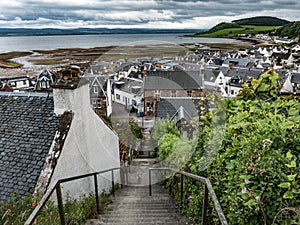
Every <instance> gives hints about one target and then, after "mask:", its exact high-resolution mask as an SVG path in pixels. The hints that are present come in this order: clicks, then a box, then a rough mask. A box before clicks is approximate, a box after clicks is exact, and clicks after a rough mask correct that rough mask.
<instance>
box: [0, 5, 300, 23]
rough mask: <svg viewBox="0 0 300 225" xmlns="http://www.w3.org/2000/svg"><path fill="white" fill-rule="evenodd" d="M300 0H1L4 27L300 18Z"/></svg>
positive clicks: (1, 16) (292, 19) (1, 18)
mask: <svg viewBox="0 0 300 225" xmlns="http://www.w3.org/2000/svg"><path fill="white" fill-rule="evenodd" d="M299 15H300V1H299V0H215V1H210V0H199V1H195V0H187V1H179V0H5V1H4V0H1V3H0V27H10V28H12V27H22V28H25V27H27V28H77V27H108V28H197V29H199V28H211V27H212V26H214V25H216V24H218V23H219V22H223V21H232V20H235V19H241V18H246V17H252V16H275V17H278V18H281V19H287V20H289V21H296V20H300V18H299Z"/></svg>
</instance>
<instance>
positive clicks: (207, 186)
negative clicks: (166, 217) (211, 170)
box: [149, 167, 228, 225]
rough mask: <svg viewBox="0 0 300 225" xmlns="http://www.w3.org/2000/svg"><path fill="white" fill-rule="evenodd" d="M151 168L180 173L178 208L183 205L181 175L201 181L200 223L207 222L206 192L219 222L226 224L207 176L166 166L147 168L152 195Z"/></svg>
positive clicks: (203, 224) (150, 193)
mask: <svg viewBox="0 0 300 225" xmlns="http://www.w3.org/2000/svg"><path fill="white" fill-rule="evenodd" d="M152 170H164V171H173V172H174V175H176V174H180V209H182V205H183V177H184V176H187V177H191V178H193V179H195V180H199V181H201V182H202V183H203V184H204V185H205V187H204V197H203V206H202V218H201V221H202V223H201V224H202V225H205V224H207V206H208V193H209V194H210V196H211V198H212V200H213V203H214V206H215V209H216V211H217V213H218V216H219V219H220V222H221V224H222V225H227V224H228V223H227V220H226V217H225V215H224V213H223V210H222V208H221V205H220V203H219V201H218V198H217V196H216V194H215V191H214V189H213V187H212V185H211V182H210V180H209V179H208V178H205V177H201V176H198V175H195V174H192V173H187V172H184V171H180V170H177V169H173V168H168V167H161V168H149V196H151V195H152V188H151V187H152V184H151V171H152Z"/></svg>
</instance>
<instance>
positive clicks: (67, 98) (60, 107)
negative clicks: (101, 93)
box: [52, 78, 90, 115]
mask: <svg viewBox="0 0 300 225" xmlns="http://www.w3.org/2000/svg"><path fill="white" fill-rule="evenodd" d="M52 88H53V99H54V113H55V114H56V115H62V114H63V113H64V112H66V111H68V112H76V111H78V110H81V109H82V108H86V107H90V92H89V83H88V81H87V80H86V79H83V78H72V79H69V80H59V81H58V82H56V83H55V84H53V85H52Z"/></svg>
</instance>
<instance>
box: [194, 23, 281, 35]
mask: <svg viewBox="0 0 300 225" xmlns="http://www.w3.org/2000/svg"><path fill="white" fill-rule="evenodd" d="M278 28H280V26H254V25H241V26H240V27H239V28H238V27H237V28H225V29H219V30H217V31H214V32H205V33H200V34H197V35H196V36H200V37H237V36H239V35H241V34H243V35H247V34H252V35H255V34H261V33H269V32H272V31H274V30H276V29H278Z"/></svg>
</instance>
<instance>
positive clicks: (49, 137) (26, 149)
mask: <svg viewBox="0 0 300 225" xmlns="http://www.w3.org/2000/svg"><path fill="white" fill-rule="evenodd" d="M0 111H1V114H0V123H1V127H0V200H7V199H9V198H10V197H11V195H13V194H16V195H20V196H24V195H25V194H27V193H33V191H34V188H35V186H36V182H37V180H38V177H39V175H40V172H41V170H42V168H43V165H44V163H45V159H46V156H47V154H48V153H49V150H50V147H51V144H52V142H53V140H54V136H55V134H56V131H57V130H58V126H59V124H60V120H61V118H60V117H58V116H55V115H54V103H53V97H52V96H51V95H48V94H43V93H34V94H33V93H8V92H1V93H0Z"/></svg>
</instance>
